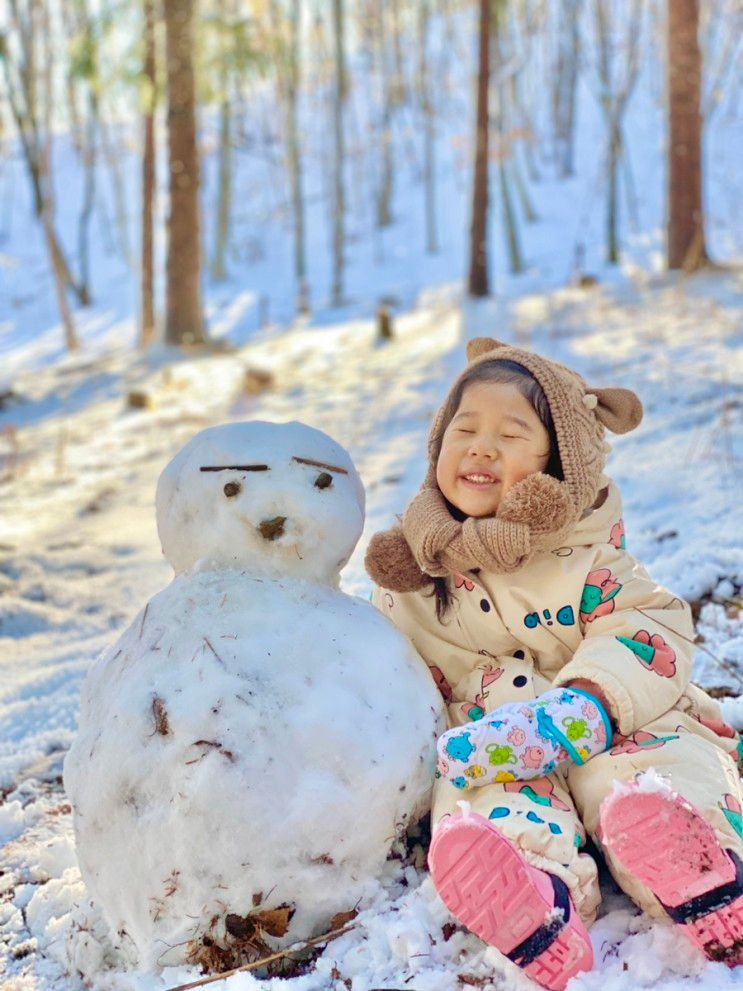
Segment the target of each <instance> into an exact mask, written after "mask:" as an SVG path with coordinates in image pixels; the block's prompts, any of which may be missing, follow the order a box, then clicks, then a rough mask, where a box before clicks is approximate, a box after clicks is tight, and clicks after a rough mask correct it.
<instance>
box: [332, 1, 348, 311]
mask: <svg viewBox="0 0 743 991" xmlns="http://www.w3.org/2000/svg"><path fill="white" fill-rule="evenodd" d="M343 21H344V11H343V0H333V39H334V51H335V57H334V60H333V61H334V64H335V86H334V99H333V152H334V154H333V288H332V300H333V306H340V305H341V304H342V302H343V270H344V251H345V228H344V222H345V213H346V197H345V186H344V183H343V165H344V160H345V136H344V121H343V117H344V114H343V108H344V106H345V103H346V96H347V95H348V78H347V70H346V56H345V32H344V24H343Z"/></svg>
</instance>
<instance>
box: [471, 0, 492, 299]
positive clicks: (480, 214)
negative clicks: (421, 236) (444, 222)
mask: <svg viewBox="0 0 743 991" xmlns="http://www.w3.org/2000/svg"><path fill="white" fill-rule="evenodd" d="M489 84H490V0H480V32H479V58H478V69H477V114H476V131H475V168H474V182H473V184H472V223H471V226H470V270H469V282H468V288H469V292H470V295H471V296H487V295H488V292H489V286H488V249H487V236H488V90H489Z"/></svg>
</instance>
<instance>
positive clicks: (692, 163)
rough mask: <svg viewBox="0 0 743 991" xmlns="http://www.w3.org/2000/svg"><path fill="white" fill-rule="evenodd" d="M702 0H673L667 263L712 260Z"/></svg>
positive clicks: (678, 265)
mask: <svg viewBox="0 0 743 991" xmlns="http://www.w3.org/2000/svg"><path fill="white" fill-rule="evenodd" d="M698 30H699V6H698V0H668V131H669V134H668V226H667V242H668V267H669V268H671V269H674V268H683V269H685V270H687V271H692V270H694V269H697V268H699V267H700V266H701V265H703V264H704V262H705V261H706V260H707V251H706V246H705V240H704V212H703V205H702V115H701V109H700V99H701V87H702V63H701V56H700V52H699V38H698Z"/></svg>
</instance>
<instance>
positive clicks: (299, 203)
mask: <svg viewBox="0 0 743 991" xmlns="http://www.w3.org/2000/svg"><path fill="white" fill-rule="evenodd" d="M301 19H302V5H301V0H292V2H291V11H290V22H289V23H290V30H291V37H290V42H289V65H290V67H289V72H288V74H287V75H288V83H287V92H286V104H287V106H286V123H287V143H288V158H289V179H290V182H291V195H292V214H293V217H294V276H295V278H296V281H297V312H298V313H300V314H301V315H302V316H306V315H307V314H308V313H309V312H310V300H309V287H308V285H307V259H306V255H305V233H304V226H305V225H304V181H303V180H304V176H303V173H302V146H301V139H300V136H299V119H298V107H297V105H298V101H299V90H300V83H301V65H300V50H299V32H300V24H301Z"/></svg>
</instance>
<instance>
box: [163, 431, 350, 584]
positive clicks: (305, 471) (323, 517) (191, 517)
mask: <svg viewBox="0 0 743 991" xmlns="http://www.w3.org/2000/svg"><path fill="white" fill-rule="evenodd" d="M156 502H157V529H158V533H159V534H160V541H161V543H162V548H163V553H164V554H165V557H166V558H167V559H168V561H169V562H170V564H171V565H172V566H173V568H174V569H175V572H176V573H177V574H178V573H180V572H184V571H189V570H190V569H192V568H193V567H194V566H195V565H196V564H197V563H198V564H199V566H200V567H217V568H219V567H229V568H239V569H241V570H248V571H251V572H256V573H260V574H265V575H269V576H271V577H279V576H287V577H289V576H291V577H296V578H304V579H307V580H310V581H319V582H324V583H327V584H331V585H337V584H338V573H339V571H340V569H341V568H342V567H343V565H344V564H345V563H346V562H347V561H348V559H349V557H350V556H351V554H352V552H353V549H354V547H355V546H356V543H357V541H358V539H359V537H360V536H361V531H362V529H363V526H364V487H363V485H362V484H361V479H360V478H359V476H358V473H357V471H356V469H355V468H354V465H353V462H352V461H351V458H350V457H349V455H348V453H347V452H346V451H345V450H344V449H343V448H342V447H341V446H340V444H337V443H336V442H335V441H334V440H332V439H331V438H330V437H328V436H327V434H324V433H322V432H321V431H320V430H315V429H313V428H312V427H308V426H306V425H305V424H304V423H297V422H292V423H267V422H264V421H262V420H253V421H250V422H248V423H230V424H225V425H224V426H221V427H210V428H209V429H208V430H203V431H202V432H201V433H200V434H197V435H196V436H195V437H194V438H193V439H192V440H190V441H189V442H188V444H186V446H185V447H184V448H182V449H181V450H180V451H179V452H178V454H176V456H175V457H174V458H173V460H172V461H171V462H170V464H169V465H168V466H167V467H166V468H165V470H164V471H163V473H162V474H161V476H160V479H159V481H158V483H157V500H156Z"/></svg>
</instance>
